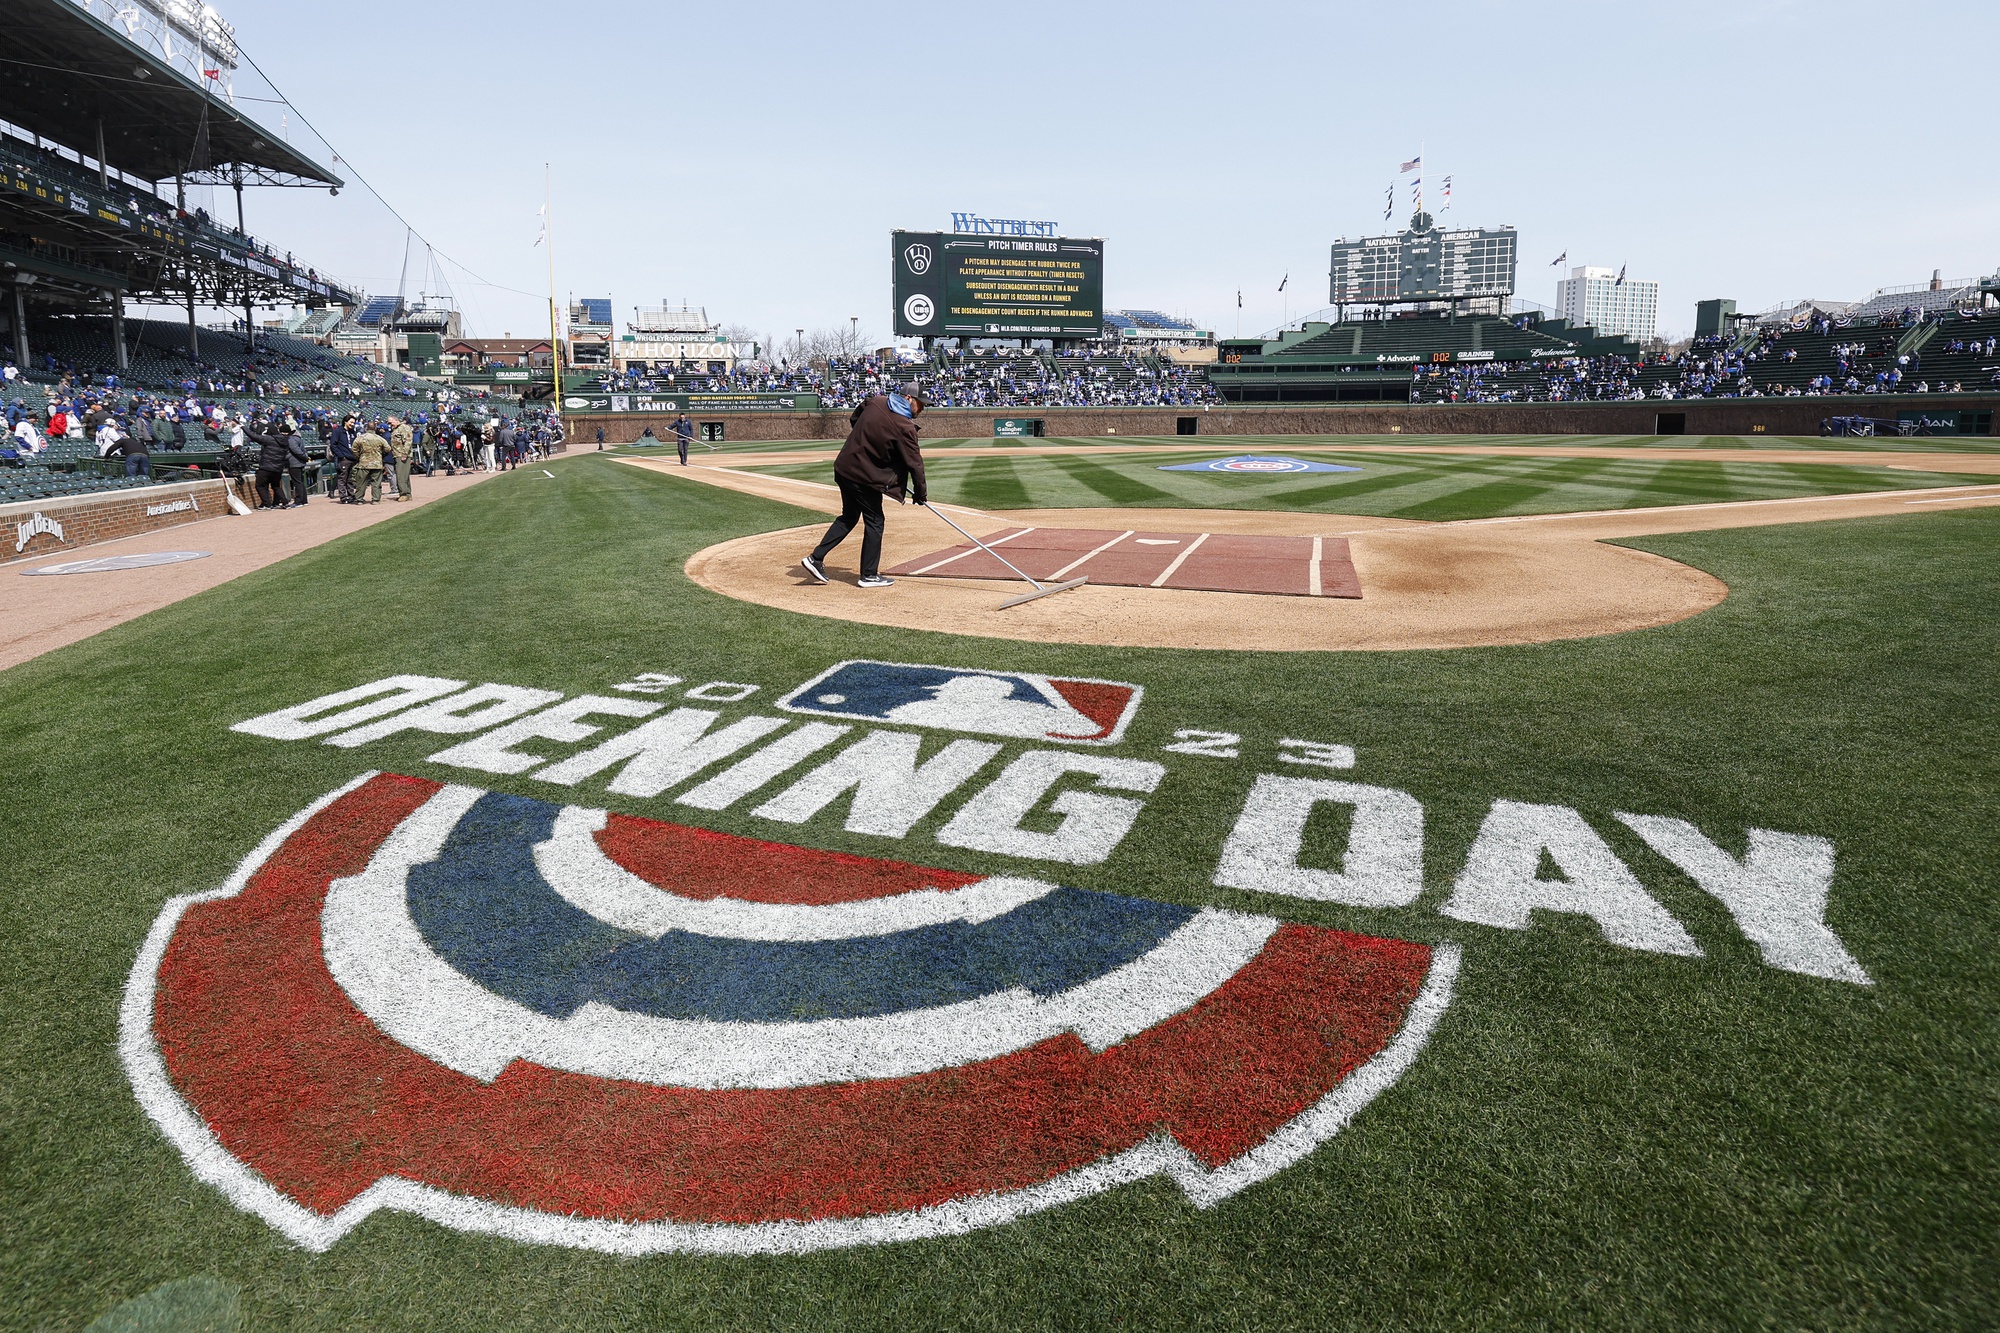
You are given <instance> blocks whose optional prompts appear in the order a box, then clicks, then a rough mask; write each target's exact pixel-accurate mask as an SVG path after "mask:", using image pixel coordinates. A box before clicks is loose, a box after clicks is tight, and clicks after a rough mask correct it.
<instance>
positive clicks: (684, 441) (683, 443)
mask: <svg viewBox="0 0 2000 1333" xmlns="http://www.w3.org/2000/svg"><path fill="white" fill-rule="evenodd" d="M674 438H675V440H676V441H678V442H679V444H680V447H681V466H682V467H686V466H687V461H688V437H687V436H685V435H677V436H675V437H674Z"/></svg>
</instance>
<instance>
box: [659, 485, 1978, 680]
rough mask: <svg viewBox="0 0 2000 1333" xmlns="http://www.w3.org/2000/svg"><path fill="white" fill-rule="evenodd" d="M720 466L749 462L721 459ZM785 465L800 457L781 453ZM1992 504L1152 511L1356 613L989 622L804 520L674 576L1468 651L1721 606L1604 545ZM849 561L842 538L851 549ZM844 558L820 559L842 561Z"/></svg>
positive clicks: (908, 544)
mask: <svg viewBox="0 0 2000 1333" xmlns="http://www.w3.org/2000/svg"><path fill="white" fill-rule="evenodd" d="M623 461H625V462H627V463H628V464H630V465H631V466H634V467H639V468H644V469H646V470H648V471H657V472H662V473H666V474H669V475H677V476H683V477H686V478H689V479H691V480H696V481H700V482H703V483H706V484H710V485H717V486H723V487H726V488H728V489H730V490H737V491H743V492H746V493H749V494H754V495H760V496H764V497H766V498H769V499H775V500H782V501H784V502H785V503H787V504H791V505H795V506H797V507H800V508H804V509H813V510H818V511H820V512H822V513H834V512H837V511H838V509H839V503H838V492H836V491H835V490H834V488H833V487H831V486H828V485H824V484H821V483H817V482H808V481H800V480H796V479H793V478H788V477H779V476H773V475H769V474H759V473H750V472H744V471H740V470H738V469H736V468H734V467H724V466H720V465H717V464H714V463H703V464H696V465H692V466H689V467H686V468H683V467H681V466H679V465H678V464H673V463H668V462H665V461H664V460H655V459H626V460H623ZM731 461H732V462H733V463H736V462H744V461H748V460H745V459H732V460H731ZM785 461H788V462H798V461H800V459H799V457H798V456H797V455H796V454H794V455H787V456H785ZM1995 503H2000V486H1994V487H1947V488H1940V489H1934V490H1918V491H1890V492H1874V493H1866V494H1859V495H1834V496H1824V497H1818V496H1815V497H1800V498H1792V499H1782V500H1759V501H1741V502H1730V503H1722V504H1702V505H1674V506H1665V507H1654V508H1645V509H1625V510H1614V511H1607V512H1596V513H1580V514H1536V515H1524V516H1521V517H1510V518H1486V519H1472V520H1466V521H1462V522H1455V523H1421V522H1414V521H1411V520H1407V519H1393V518H1375V517H1370V518H1362V517H1350V516H1345V515H1337V514H1304V513H1283V512H1272V511H1253V510H1184V509H1152V508H1148V509H1146V510H1144V511H1142V512H1143V514H1144V517H1145V525H1146V526H1147V527H1148V528H1155V527H1157V528H1161V529H1172V530H1176V531H1190V532H1218V533H1223V532H1226V533H1259V534H1271V535H1292V536H1326V537H1343V538H1345V539H1346V540H1347V541H1348V543H1349V547H1350V550H1351V552H1352V556H1353V560H1354V566H1355V568H1356V570H1357V571H1358V572H1359V574H1360V577H1361V585H1362V597H1361V599H1360V600H1358V601H1350V600H1339V601H1335V600H1331V599H1320V598H1285V597H1271V596H1262V595H1258V594H1252V593H1220V592H1193V591H1183V590H1178V589H1169V588H1118V587H1084V588H1080V589H1078V590H1076V591H1075V592H1071V593H1066V594H1064V595H1062V596H1061V597H1054V598H1045V599H1042V600H1039V601H1034V602H1029V603H1026V604H1024V605H1022V606H1018V607H1014V608H1011V609H1009V610H1007V611H999V610H998V609H997V608H998V604H999V602H1000V601H1002V600H1004V599H1005V597H1006V596H1008V595H1010V594H1012V593H1014V592H1017V591H1019V589H1020V586H1021V585H1020V584H1019V583H1008V582H1001V581H997V580H996V581H979V580H966V579H953V580H925V579H918V578H906V579H903V580H902V581H900V582H899V583H898V584H897V585H896V586H895V587H894V588H892V589H882V590H864V589H861V588H857V587H854V586H853V580H854V577H855V575H854V573H853V572H851V571H848V570H841V569H837V568H830V569H829V573H831V574H833V575H834V579H835V581H834V583H833V584H831V585H827V586H821V585H819V584H817V583H814V582H812V581H811V580H809V579H808V578H806V577H805V575H804V573H803V571H801V570H800V568H799V565H798V560H799V557H800V556H801V555H802V554H804V553H805V552H806V551H807V550H809V549H811V546H812V544H813V541H814V539H815V538H816V537H817V536H818V534H819V532H820V531H821V530H822V529H821V528H820V526H819V525H818V524H813V525H809V526H802V527H796V528H787V529H784V530H781V531H778V532H767V533H759V534H756V535H754V536H749V537H741V538H737V539H735V540H733V541H727V542H721V543H718V544H717V545H714V546H711V547H709V548H707V549H706V550H703V551H700V552H698V553H696V554H695V555H694V556H693V557H692V558H691V559H690V560H689V561H688V563H687V573H688V576H689V577H690V578H692V579H693V580H694V581H695V582H697V583H699V584H701V585H702V586H703V587H706V588H709V589H711V590H713V591H715V592H719V593H723V594H725V595H727V596H731V597H736V598H740V599H742V600H744V601H749V602H756V603H759V604H761V605H765V606H773V607H778V608H781V609H783V610H788V611H797V612H801V613H803V614H807V615H818V616H828V617H833V618H836V619H842V620H852V621H859V622H862V623H866V624H874V625H892V626H901V627H905V628H910V629H927V630H936V631H940V632H943V633H950V634H970V635H981V636H985V637H989V638H1005V639H1021V640H1029V641H1040V642H1057V643H1087V644H1104V645H1113V646H1122V647H1148V648H1216V649H1226V648H1237V649H1242V648H1248V649H1259V650H1268V651H1294V652H1296V651H1316V650H1356V649H1359V650H1402V649H1412V648H1469V647H1478V646H1487V645H1502V644H1522V643H1545V642H1549V641H1552V640H1557V639H1575V638H1588V637H1591V636H1594V635H1600V634H1617V633H1623V632H1626V631H1630V630H1638V629H1646V628H1650V627H1652V626H1655V625H1665V624H1671V623H1672V622H1674V621H1677V620H1683V619H1685V618H1687V617H1688V616H1692V615H1695V614H1697V613H1699V612H1701V611H1704V610H1707V609H1708V608H1709V607H1711V606H1714V605H1715V604H1716V603H1718V602H1720V601H1721V600H1722V599H1723V598H1724V597H1726V596H1727V595H1728V592H1729V589H1728V587H1727V585H1725V584H1724V583H1723V582H1722V581H1721V580H1719V579H1717V578H1714V577H1713V576H1711V575H1709V574H1706V573H1703V572H1702V571H1701V570H1698V569H1694V568H1692V567H1690V566H1688V565H1684V564H1681V563H1679V562H1678V561H1674V560H1668V559H1666V558H1664V557H1662V556H1657V555H1653V554H1651V553H1649V552H1646V551H1640V550H1635V549H1632V548H1630V547H1624V546H1613V545H1608V544H1607V542H1608V541H1612V540H1616V539H1619V538H1628V537H1642V536H1650V535H1656V534H1661V533H1672V532H1697V531H1708V530H1713V529H1718V528H1741V527H1761V526H1766V525H1770V524H1780V523H1801V522H1817V521H1824V520H1829V519H1844V518H1866V517H1880V516H1886V515H1890V514H1900V515H1908V514H1912V513H1925V512H1934V511H1937V510H1940V509H1955V508H1964V507H1967V506H1971V505H1988V504H1995ZM945 508H948V509H949V510H950V512H951V513H952V515H953V516H954V517H955V518H957V519H958V521H959V522H961V523H963V524H965V525H966V527H967V528H968V529H969V530H970V531H972V532H974V533H975V534H976V535H979V536H986V535H989V534H993V533H998V532H1002V531H1005V530H1006V529H1008V528H1011V527H1018V526H1021V525H1024V524H1026V525H1033V526H1037V527H1073V528H1103V527H1110V528H1113V529H1114V530H1115V529H1119V528H1123V527H1126V526H1130V524H1131V523H1132V521H1133V511H1130V510H1123V509H1040V510H1035V509H1031V510H1008V511H995V512H991V513H988V512H984V511H979V510H972V509H965V508H963V507H960V506H945ZM953 535H954V534H952V533H951V532H950V530H949V529H948V528H946V527H945V526H944V525H943V524H941V523H939V522H937V521H936V520H934V519H933V518H931V516H929V515H928V514H925V513H923V512H922V511H921V510H917V509H904V510H897V511H895V512H894V516H893V518H892V521H891V522H890V524H889V527H888V534H887V537H886V540H885V543H884V547H883V561H884V564H885V566H893V565H894V564H896V563H898V562H901V561H904V560H910V559H914V558H915V557H917V556H920V555H923V554H925V553H927V552H929V551H932V550H935V549H936V548H937V547H938V546H940V545H941V544H943V543H942V541H941V539H944V538H950V537H952V536H953ZM850 543H851V545H852V550H853V551H858V538H855V539H850ZM854 558H855V556H854V554H853V553H850V551H849V550H843V551H842V552H840V553H838V554H837V555H836V557H835V559H836V560H837V561H843V562H852V561H853V559H854Z"/></svg>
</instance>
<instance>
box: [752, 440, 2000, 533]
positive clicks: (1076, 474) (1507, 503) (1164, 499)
mask: <svg viewBox="0 0 2000 1333" xmlns="http://www.w3.org/2000/svg"><path fill="white" fill-rule="evenodd" d="M1228 452H1231V451H1228V450H1223V451H1218V453H1217V454H1216V455H1213V456H1215V457H1223V456H1226V455H1227V453H1228ZM1236 452H1240V450H1238V451H1236ZM1207 456H1208V455H1201V454H1168V453H1163V452H1161V453H1133V454H1089V455H1080V454H1073V455H1061V454H1052V455H1039V456H1038V455H987V456H985V457H978V456H965V455H958V454H948V455H944V456H938V457H933V458H932V460H931V462H930V464H929V466H928V468H927V474H928V477H929V480H930V488H931V495H932V497H933V498H935V499H938V500H943V501H947V502H950V503H953V504H962V505H970V506H972V507H974V508H979V509H1074V508H1098V507H1103V506H1105V505H1117V506H1129V507H1133V508H1167V509H1283V510H1291V511H1307V512H1321V513H1337V514H1367V515H1374V516H1380V517H1385V518H1411V519H1423V520H1427V521H1431V522H1448V521H1451V520H1454V519H1467V518H1497V517H1502V516H1505V515H1510V514H1551V513H1568V512H1574V511H1578V510H1593V509H1640V508H1648V507H1652V506H1658V505H1679V504H1712V503H1717V502H1722V501H1733V500H1782V499H1790V498H1793V497H1796V496H1808V495H1844V494H1851V493H1854V492H1859V491H1890V490H1913V489H1920V488H1923V487H1931V486H1959V485H1981V484H1991V483H1992V482H1993V478H1991V477H1977V476H1960V475H1955V474H1950V473H1940V472H1911V471H1902V470H1891V469H1888V468H1878V467H1857V466H1850V465H1845V464H1821V463H1814V464H1797V463H1779V462H1770V463H1764V462H1754V461H1741V460H1735V459H1727V460H1725V459H1712V460H1711V459H1660V460H1658V461H1654V460H1652V459H1644V458H1604V457H1596V458H1591V457H1578V458H1509V457H1504V456H1496V457H1480V456H1477V455H1456V454H1420V453H1412V454H1408V455H1404V454H1394V455H1385V454H1337V453H1327V452H1324V451H1315V452H1314V455H1313V456H1314V457H1315V458H1316V459H1320V460H1322V461H1326V462H1336V463H1344V464H1346V465H1348V466H1351V467H1356V468H1359V469H1361V470H1360V471H1358V472H1348V473H1337V474H1328V473H1324V472H1318V473H1297V474H1291V475H1273V474H1258V475H1231V474H1227V473H1212V472H1163V471H1161V470H1160V468H1161V466H1162V464H1168V463H1176V462H1184V461H1186V462H1192V461H1195V460H1197V459H1200V458H1203V457H1207ZM760 470H764V471H770V472H773V473H776V474H777V475H779V476H786V477H798V478H804V479H807V480H813V481H824V480H826V479H827V476H828V472H829V465H828V464H826V463H824V462H817V463H800V464H783V465H779V466H774V467H770V468H765V469H760Z"/></svg>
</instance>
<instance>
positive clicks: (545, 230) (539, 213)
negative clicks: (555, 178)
mask: <svg viewBox="0 0 2000 1333" xmlns="http://www.w3.org/2000/svg"><path fill="white" fill-rule="evenodd" d="M535 216H536V217H538V218H540V219H541V222H542V229H541V231H540V232H539V233H537V234H536V236H535V245H540V244H541V243H542V242H543V241H545V240H547V239H548V237H549V206H548V205H547V204H543V205H542V206H541V207H540V208H538V209H536V210H535ZM535 245H531V246H529V247H528V248H529V249H530V250H532V249H534V248H535Z"/></svg>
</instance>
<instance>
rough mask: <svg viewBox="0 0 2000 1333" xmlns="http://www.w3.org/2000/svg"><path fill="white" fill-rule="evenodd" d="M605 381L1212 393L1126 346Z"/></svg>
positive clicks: (1000, 398)
mask: <svg viewBox="0 0 2000 1333" xmlns="http://www.w3.org/2000/svg"><path fill="white" fill-rule="evenodd" d="M601 383H602V384H603V386H604V387H605V388H607V389H613V390H617V391H620V392H656V393H671V392H676V391H678V392H683V393H812V394H818V395H819V397H820V401H821V402H822V403H823V404H824V405H826V406H828V407H832V408H851V407H854V406H856V405H857V404H859V403H860V402H861V400H862V399H864V398H866V397H867V396H868V395H869V394H871V393H879V392H881V391H883V390H884V389H885V388H889V387H892V386H895V385H902V386H904V387H906V388H914V389H915V390H916V391H917V392H918V393H920V394H922V395H923V398H924V401H925V402H927V403H929V404H930V405H931V406H933V407H994V408H1001V407H1183V406H1187V407H1192V406H1198V405H1200V404H1204V403H1215V402H1220V401H1221V399H1220V398H1219V397H1218V396H1217V395H1216V392H1215V390H1214V388H1213V387H1212V386H1211V385H1210V384H1209V382H1208V374H1207V372H1206V371H1205V370H1204V369H1203V368H1202V367H1200V366H1181V365H1176V364H1174V363H1173V362H1171V361H1168V360H1166V359H1165V358H1162V357H1157V356H1154V355H1151V354H1148V353H1143V352H1136V351H1132V350H1127V349H1118V350H1084V351H1074V352H1072V351H1063V352H1051V351H1048V350H1042V349H1036V350H1026V351H1023V350H1017V349H1011V348H978V349H974V350H971V351H956V350H945V351H940V352H938V353H936V354H935V355H932V356H929V357H925V358H922V359H916V360H902V359H898V358H893V357H891V358H884V357H878V356H855V357H838V356H836V357H829V358H826V359H824V360H814V361H813V362H811V363H810V364H804V365H788V364H784V363H778V364H764V363H750V362H743V363H739V364H738V365H737V367H736V368H735V370H733V371H732V372H730V373H728V374H712V373H701V372H689V371H681V372H674V371H660V372H655V373H653V374H648V375H636V374H626V375H619V376H609V375H607V376H606V377H604V379H603V380H602V381H601Z"/></svg>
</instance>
